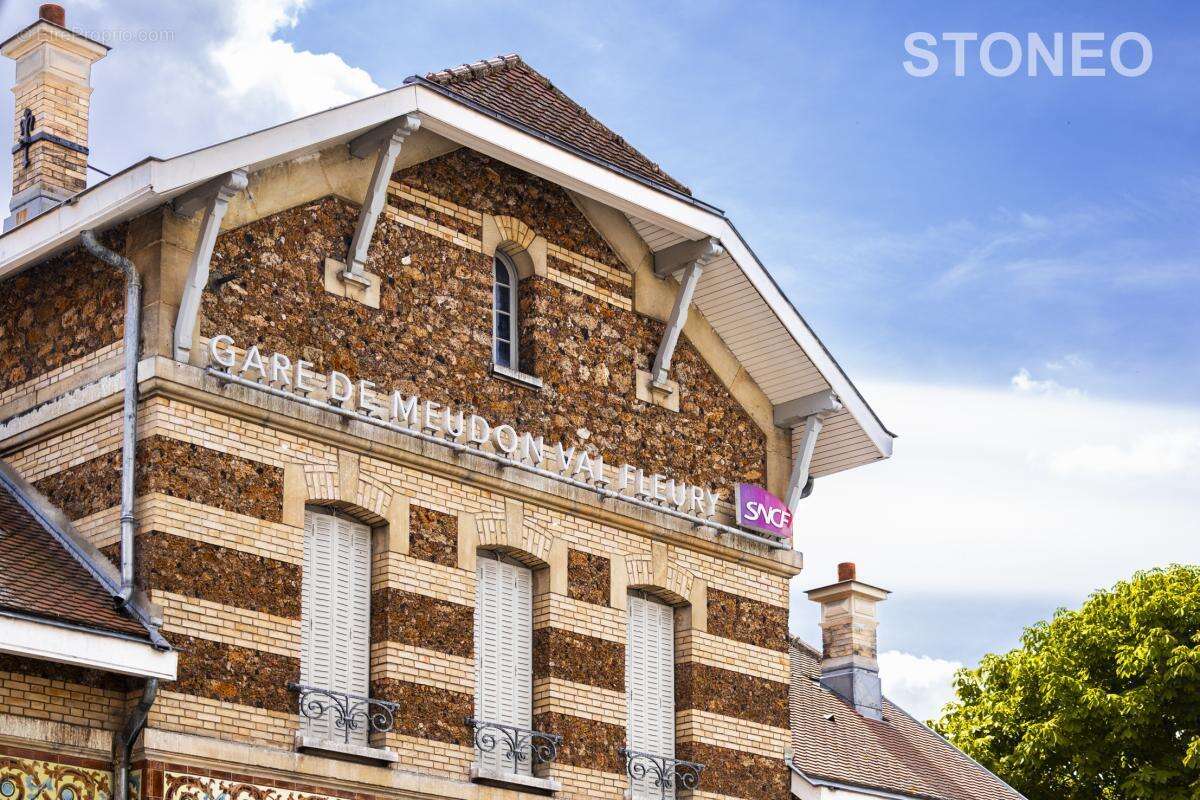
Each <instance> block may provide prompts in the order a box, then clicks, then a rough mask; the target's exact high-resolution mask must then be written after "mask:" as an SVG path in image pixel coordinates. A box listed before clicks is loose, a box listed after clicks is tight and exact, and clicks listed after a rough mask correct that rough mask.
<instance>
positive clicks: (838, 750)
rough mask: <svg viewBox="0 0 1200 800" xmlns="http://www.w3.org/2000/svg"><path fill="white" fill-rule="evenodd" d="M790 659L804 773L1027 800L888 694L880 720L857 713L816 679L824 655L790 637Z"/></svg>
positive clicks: (931, 794) (940, 796)
mask: <svg viewBox="0 0 1200 800" xmlns="http://www.w3.org/2000/svg"><path fill="white" fill-rule="evenodd" d="M791 658H792V686H791V697H790V710H791V724H792V746H793V748H794V750H795V758H794V763H795V765H796V768H797V769H798V770H800V772H802V773H803V774H805V775H807V776H809V777H811V778H814V779H821V780H826V781H830V782H835V783H842V784H848V785H851V786H858V787H863V788H871V789H879V790H883V791H887V792H892V793H895V794H901V795H908V796H911V797H919V798H931V799H932V800H1024V798H1023V797H1022V796H1021V795H1020V794H1019V793H1018V792H1017V791H1016V790H1014V789H1013V788H1012V787H1010V786H1008V785H1007V784H1006V783H1004V782H1003V781H1002V780H1000V779H999V778H997V777H996V776H995V775H993V774H992V773H991V772H988V771H987V770H986V769H984V768H983V767H982V766H980V765H979V764H978V763H977V762H975V761H974V760H972V759H971V758H969V757H967V756H966V755H965V754H964V753H962V752H961V751H959V750H958V749H957V748H955V747H954V746H953V745H951V744H950V743H949V742H947V741H946V740H945V739H943V738H942V737H940V736H938V735H937V734H936V733H934V732H933V731H931V730H930V729H929V728H927V727H925V726H924V725H922V724H921V723H919V722H917V721H916V720H915V719H913V718H912V717H910V716H909V715H908V714H907V713H906V712H905V711H904V710H903V709H901V708H900V707H899V706H896V705H895V704H893V703H892V702H891V701H890V700H887V699H886V698H885V699H884V704H883V719H882V720H873V719H869V718H867V717H864V716H862V715H861V714H859V713H857V712H856V711H855V710H854V707H853V706H852V705H850V704H849V703H847V702H846V701H844V700H842V699H841V698H840V697H838V696H837V695H836V694H834V693H833V692H831V691H829V690H828V689H825V688H824V687H822V686H821V684H820V682H819V681H818V680H816V679H817V678H819V676H820V674H821V666H820V661H821V656H820V654H819V653H818V652H817V651H815V650H813V649H812V648H811V647H809V646H808V645H806V644H804V643H803V642H801V641H799V640H795V639H793V640H792V647H791ZM830 717H832V719H830Z"/></svg>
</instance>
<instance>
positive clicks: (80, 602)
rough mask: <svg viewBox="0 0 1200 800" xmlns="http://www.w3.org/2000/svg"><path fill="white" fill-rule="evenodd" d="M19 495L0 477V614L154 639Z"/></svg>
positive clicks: (18, 492)
mask: <svg viewBox="0 0 1200 800" xmlns="http://www.w3.org/2000/svg"><path fill="white" fill-rule="evenodd" d="M20 491H21V489H20V487H17V486H15V485H12V484H10V483H9V482H8V481H7V480H5V479H3V476H0V610H3V611H15V612H18V613H21V614H25V615H28V616H32V617H41V618H44V619H48V620H54V621H57V622H66V623H70V624H73V625H79V626H82V627H86V628H92V629H95V630H100V631H108V632H111V633H120V634H126V635H129V636H135V637H137V638H140V639H146V640H149V639H150V635H149V633H148V631H147V630H146V627H145V626H144V625H142V623H141V622H139V621H138V620H136V619H133V618H132V617H129V616H126V615H125V614H122V613H121V612H119V611H117V610H116V608H115V607H114V605H113V594H112V592H111V591H110V590H109V589H108V588H106V587H105V586H103V585H102V584H101V583H100V581H99V580H98V579H97V578H96V577H95V576H94V575H93V574H92V573H91V572H90V571H89V570H88V569H87V568H86V567H85V566H84V564H83V562H82V561H81V560H80V559H79V558H77V557H76V556H75V555H73V554H72V553H71V552H70V551H68V550H67V548H66V547H65V546H64V545H63V544H62V543H61V542H60V541H59V539H58V538H57V537H56V536H55V534H54V533H52V532H51V530H50V528H49V527H48V525H49V523H48V522H47V521H45V520H42V519H41V518H40V517H39V516H37V515H35V514H34V513H32V512H31V511H30V508H31V507H34V506H33V505H32V504H31V503H30V502H29V500H28V498H22V497H20V496H19V494H20Z"/></svg>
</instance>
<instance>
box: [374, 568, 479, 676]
mask: <svg viewBox="0 0 1200 800" xmlns="http://www.w3.org/2000/svg"><path fill="white" fill-rule="evenodd" d="M371 641H372V642H385V641H390V642H400V643H401V644H408V645H412V646H413V647H423V648H425V649H426V650H436V651H437V652H439V653H447V654H449V655H453V656H459V657H461V658H470V657H472V656H473V655H474V654H475V609H474V607H473V606H466V605H461V604H459V603H450V602H447V601H445V600H438V599H437V598H434V597H427V596H426V595H421V594H415V593H413V592H406V591H404V590H403V589H397V588H395V587H391V586H386V587H383V588H381V589H376V590H375V591H374V592H372V593H371Z"/></svg>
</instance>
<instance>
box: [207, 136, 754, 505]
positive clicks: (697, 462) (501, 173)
mask: <svg viewBox="0 0 1200 800" xmlns="http://www.w3.org/2000/svg"><path fill="white" fill-rule="evenodd" d="M397 180H398V181H402V182H403V183H404V185H406V186H408V185H414V186H418V187H419V188H420V189H422V190H424V191H427V192H428V193H429V194H431V195H436V196H438V197H443V198H446V199H449V200H451V201H453V202H455V203H458V204H460V205H464V206H467V207H469V208H472V209H477V210H480V211H483V212H485V213H489V214H505V215H510V216H513V217H516V218H518V219H520V220H521V221H522V222H524V223H525V224H526V225H528V226H529V227H530V228H531V229H532V230H534V231H536V232H537V233H538V234H539V235H542V236H544V237H545V238H546V239H547V240H548V241H549V242H550V243H552V244H556V245H559V246H561V247H563V248H564V249H566V250H570V251H572V252H575V253H579V254H580V255H582V256H586V257H587V258H590V259H593V260H594V261H596V262H598V263H601V264H605V265H609V266H610V267H611V268H612V269H614V270H615V269H621V264H620V261H619V260H618V259H617V258H616V256H615V255H613V253H612V251H611V250H609V249H608V247H607V245H606V244H605V243H604V241H603V240H602V239H601V238H600V236H599V234H597V233H596V232H595V231H594V230H593V229H592V228H591V227H590V226H589V225H588V223H587V221H586V220H585V219H584V218H583V216H582V214H580V212H579V211H578V210H577V209H576V208H575V207H574V205H573V204H572V203H571V201H570V198H569V197H568V196H567V195H566V193H565V192H563V191H562V190H561V189H558V188H556V187H554V186H552V185H551V184H548V183H545V182H543V181H540V180H539V179H536V178H533V177H531V176H529V175H526V174H524V173H521V172H519V171H517V170H513V169H511V168H509V167H505V166H504V165H501V164H499V163H498V162H493V161H490V160H488V159H486V158H484V157H483V156H480V155H478V154H474V153H471V152H470V151H462V150H460V151H455V152H454V153H451V154H448V155H445V156H441V157H439V158H435V159H433V160H431V161H429V162H426V163H424V164H421V165H419V166H417V167H414V168H412V169H410V170H408V171H404V172H401V173H398V174H397ZM356 215H357V209H356V208H355V207H353V206H352V205H350V204H349V203H346V202H345V201H343V200H340V199H337V198H332V197H331V198H325V199H323V200H319V201H316V202H313V203H309V204H307V205H304V206H300V207H297V208H293V209H290V210H288V211H284V212H281V213H279V214H276V215H274V216H271V217H267V218H265V219H262V220H259V221H257V222H254V223H251V224H249V225H246V226H244V227H242V228H239V229H236V230H232V231H227V232H225V233H223V234H222V235H221V236H220V237H219V239H218V242H217V247H216V251H215V254H214V257H213V267H212V270H213V274H214V275H215V276H219V277H220V278H221V279H222V281H223V282H221V283H220V287H219V288H216V289H210V290H208V291H206V292H205V295H204V299H203V303H202V309H201V312H202V315H203V321H202V326H201V332H202V334H203V335H204V336H213V335H215V334H218V333H224V334H229V335H231V336H233V337H234V339H235V340H236V341H238V342H241V343H245V344H246V345H247V346H248V345H249V344H251V343H256V344H259V345H260V346H261V347H262V348H263V350H264V351H267V352H270V351H276V350H277V351H281V352H284V353H289V354H292V356H293V357H294V358H304V359H306V360H308V361H310V362H312V363H313V364H314V365H315V369H316V370H317V371H328V370H331V369H336V370H339V371H341V372H343V373H345V374H347V375H349V376H351V377H352V379H360V378H365V379H368V380H371V381H374V382H375V383H376V385H378V386H379V387H381V388H383V387H386V388H387V389H389V390H399V391H402V392H404V393H406V394H420V395H421V396H422V397H424V398H427V399H429V400H433V401H435V402H438V403H443V404H449V405H452V406H454V407H455V408H456V409H463V410H464V411H467V412H471V411H474V412H477V413H479V414H481V415H482V416H484V417H487V418H488V419H490V420H492V421H493V422H496V423H500V422H508V423H509V424H513V425H515V426H516V427H517V428H518V429H521V430H527V431H529V432H530V433H532V434H534V435H538V434H540V435H543V436H545V437H546V441H548V442H555V441H562V442H563V443H564V444H565V445H568V446H570V445H575V446H581V447H585V448H588V449H593V450H594V451H596V452H599V453H601V454H603V455H604V456H605V458H606V460H607V461H608V463H610V464H612V465H616V464H618V463H620V462H622V461H627V462H629V463H631V464H637V465H638V466H640V467H643V468H644V469H646V470H647V472H662V473H663V474H667V475H669V476H672V477H675V478H677V479H680V480H685V481H690V482H692V483H696V484H698V485H707V486H715V487H718V488H722V489H723V494H724V496H725V497H726V499H729V498H730V497H731V496H732V494H731V492H732V484H733V483H735V482H737V481H749V482H762V481H763V480H764V479H765V469H766V466H765V465H766V454H765V451H766V444H765V440H764V437H763V435H762V432H761V431H760V430H759V429H758V428H757V426H756V425H755V423H754V422H753V421H752V420H751V418H750V417H749V416H748V415H747V414H746V413H745V411H744V410H742V409H741V407H740V406H739V405H738V404H737V402H736V401H735V400H734V399H733V398H732V397H731V396H730V395H729V392H728V391H727V390H726V389H725V387H724V386H723V385H722V384H721V382H720V380H719V379H718V378H717V376H716V375H715V373H713V371H712V370H711V369H710V368H709V367H708V365H707V364H706V363H705V362H704V360H703V359H702V358H701V356H700V355H699V354H698V353H697V351H696V350H695V348H694V347H692V346H691V344H690V343H688V342H687V341H686V340H684V341H681V342H680V345H679V348H678V350H677V352H676V356H675V361H674V366H673V377H674V378H675V379H676V380H678V381H679V382H680V383H681V384H682V386H683V390H682V396H681V399H680V408H681V411H680V412H679V413H678V414H675V413H672V412H670V411H667V410H665V409H662V408H659V407H657V406H653V405H650V404H645V403H642V402H641V401H639V400H638V399H637V397H636V386H635V369H636V368H638V367H639V366H640V367H641V368H643V369H646V368H648V367H649V366H650V363H651V362H652V360H653V358H654V354H655V352H656V350H657V347H658V343H659V341H660V339H661V336H662V332H663V328H664V325H663V323H661V322H659V321H657V320H653V319H650V318H648V317H643V316H640V315H638V314H636V313H634V312H633V311H630V310H625V309H621V308H618V307H616V306H614V305H613V304H612V303H610V302H605V301H603V300H600V299H598V298H596V297H592V296H590V295H588V294H584V293H583V292H580V291H574V290H572V289H569V288H567V287H566V286H564V285H563V284H561V283H558V282H554V281H551V280H548V279H545V278H540V277H533V278H530V279H528V280H527V281H526V282H523V283H527V286H525V288H524V289H523V291H522V296H521V298H520V304H521V308H522V313H523V316H524V318H525V320H524V323H523V324H522V330H521V341H522V342H523V349H524V353H523V355H522V368H523V369H525V370H526V371H532V373H533V374H534V375H535V376H536V377H538V378H540V379H541V380H542V381H543V384H544V385H543V387H542V388H541V389H540V390H536V391H535V390H532V389H530V388H528V387H525V386H523V385H518V384H515V383H512V382H509V381H505V380H500V379H497V378H494V377H492V376H491V375H490V374H489V364H490V361H491V313H492V311H491V303H492V300H491V296H492V274H493V273H492V260H491V258H490V257H488V256H485V255H483V254H481V253H479V252H477V251H473V250H471V249H468V248H466V247H462V246H458V245H455V244H452V243H450V242H448V241H445V240H444V239H442V238H439V237H437V236H434V235H431V234H427V233H424V232H421V231H418V230H415V229H414V228H412V227H407V226H404V225H401V224H399V223H397V222H396V221H395V220H393V219H390V218H389V217H388V216H387V215H384V216H382V217H381V218H380V221H379V224H378V227H377V229H376V233H375V238H374V241H373V244H372V248H371V258H370V261H369V263H368V269H369V270H370V271H371V272H372V273H373V274H376V275H379V276H380V278H381V282H382V283H381V287H380V307H379V308H378V309H372V308H368V307H366V306H364V305H362V304H360V303H357V302H354V301H353V300H348V299H346V298H342V297H338V296H335V295H333V294H330V293H328V292H326V291H325V289H324V285H323V274H324V272H323V270H324V262H325V258H326V257H327V256H329V255H330V254H336V253H340V252H343V251H344V250H345V247H346V244H345V242H346V240H347V237H349V236H351V235H352V233H353V231H354V223H355V219H356ZM551 261H553V263H554V265H555V267H556V268H561V269H562V270H563V271H564V272H567V271H569V270H572V269H577V268H576V267H575V266H574V265H572V264H569V263H568V262H565V261H560V260H558V259H551ZM578 274H579V277H580V279H581V280H582V279H585V280H586V281H588V282H589V283H591V284H593V285H595V284H596V282H597V281H599V280H601V279H600V278H598V277H597V276H596V275H595V274H592V273H588V272H585V271H583V270H582V269H578ZM226 278H227V279H228V280H225V279H226ZM612 288H614V289H616V288H619V289H621V290H622V291H624V292H626V293H627V292H628V287H620V286H618V285H617V284H615V283H614V284H612ZM535 398H536V399H535Z"/></svg>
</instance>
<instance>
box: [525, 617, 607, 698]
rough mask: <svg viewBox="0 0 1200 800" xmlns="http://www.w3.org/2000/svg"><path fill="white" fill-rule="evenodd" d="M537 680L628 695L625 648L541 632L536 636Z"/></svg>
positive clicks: (552, 631) (553, 631)
mask: <svg viewBox="0 0 1200 800" xmlns="http://www.w3.org/2000/svg"><path fill="white" fill-rule="evenodd" d="M533 676H534V678H561V679H563V680H567V681H571V682H573V683H583V684H587V685H588V686H598V687H600V688H601V689H611V690H613V691H619V692H620V691H625V647H624V646H623V645H620V644H617V643H616V642H609V641H605V640H604V639H598V638H596V637H594V636H585V635H584V634H581V633H576V632H574V631H567V630H562V629H561V628H538V629H537V630H535V631H534V632H533Z"/></svg>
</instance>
